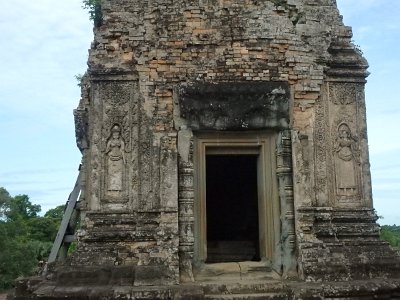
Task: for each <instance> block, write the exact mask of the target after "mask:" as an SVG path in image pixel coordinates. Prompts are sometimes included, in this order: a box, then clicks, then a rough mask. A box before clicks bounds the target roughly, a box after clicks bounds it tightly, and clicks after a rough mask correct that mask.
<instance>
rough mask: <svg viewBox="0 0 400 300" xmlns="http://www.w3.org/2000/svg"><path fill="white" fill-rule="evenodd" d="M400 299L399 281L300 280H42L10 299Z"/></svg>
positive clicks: (23, 283) (23, 284) (23, 285)
mask: <svg viewBox="0 0 400 300" xmlns="http://www.w3.org/2000/svg"><path fill="white" fill-rule="evenodd" d="M339 298H340V299H343V300H345V299H348V300H350V299H354V300H356V299H357V300H359V299H363V300H367V299H397V300H399V299H400V278H399V279H391V280H389V279H387V280H383V279H371V280H363V281H352V282H324V283H306V282H299V281H282V280H263V281H254V280H252V281H248V280H241V281H216V282H196V283H193V284H182V285H173V286H142V287H134V286H128V285H103V286H100V285H76V286H60V285H56V284H55V283H54V282H49V281H46V280H44V279H43V278H29V279H22V280H20V281H18V283H17V287H16V290H15V293H14V295H9V296H8V299H9V300H27V299H30V300H39V299H40V300H59V299H66V300H97V299H98V300H113V299H124V300H130V299H138V300H139V299H143V300H144V299H160V300H161V299H174V300H178V299H191V300H197V299H198V300H201V299H209V300H211V299H232V300H234V299H287V300H300V299H302V300H315V299H339Z"/></svg>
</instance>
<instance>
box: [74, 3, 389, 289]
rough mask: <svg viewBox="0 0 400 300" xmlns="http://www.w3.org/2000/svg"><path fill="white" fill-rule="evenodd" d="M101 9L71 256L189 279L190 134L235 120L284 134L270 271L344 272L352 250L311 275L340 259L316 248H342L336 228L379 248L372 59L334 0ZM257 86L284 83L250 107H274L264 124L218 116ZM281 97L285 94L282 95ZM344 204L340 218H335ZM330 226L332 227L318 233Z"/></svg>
mask: <svg viewBox="0 0 400 300" xmlns="http://www.w3.org/2000/svg"><path fill="white" fill-rule="evenodd" d="M102 13H103V20H102V25H101V26H99V27H97V28H95V38H94V41H93V43H92V46H91V49H90V55H89V62H88V64H89V69H88V75H87V85H86V87H85V93H86V94H85V93H84V97H83V100H82V101H81V104H80V107H79V108H78V111H81V112H82V115H83V119H84V118H87V119H88V124H89V125H88V127H87V129H85V130H84V131H85V138H84V139H85V142H84V143H83V142H82V139H83V137H81V138H78V144H80V145H82V144H87V146H86V147H84V148H85V149H84V151H83V152H84V170H85V172H86V180H85V188H84V194H83V196H82V197H81V198H82V203H83V211H84V214H83V216H84V218H83V230H81V239H80V246H79V247H78V252H77V253H78V254H77V255H75V256H74V257H73V259H72V260H73V261H74V264H83V265H86V264H87V265H91V264H99V265H101V264H109V265H121V266H126V265H128V266H129V265H131V266H135V268H138V269H137V270H138V271H137V273H138V274H139V275H138V278H141V277H146V276H150V275H146V274H147V272H150V273H148V274H152V272H153V273H158V274H159V275H160V276H159V277H160V283H177V282H179V280H189V281H190V280H193V274H192V269H191V268H192V265H191V264H192V263H193V259H194V257H193V255H194V256H196V254H195V251H196V250H195V243H196V228H195V227H196V226H197V225H196V213H195V210H196V204H195V202H196V196H195V194H196V192H195V188H196V186H195V185H196V184H195V183H194V180H195V174H196V169H195V166H194V158H193V143H194V140H193V136H194V135H195V134H194V133H195V132H196V131H198V130H200V131H201V130H202V129H203V130H211V131H232V130H233V131H235V130H237V129H238V128H234V126H233V125H232V126H233V127H232V126H231V125H230V124H233V123H235V122H236V123H235V124H236V125H235V126H237V124H241V125H239V127H240V126H242V128H240V130H250V131H251V130H273V131H274V132H275V133H276V135H277V144H276V151H277V161H278V163H277V164H278V165H277V166H275V167H276V176H277V177H276V179H275V180H276V181H277V183H276V184H277V186H278V190H279V193H278V194H279V195H278V198H279V200H277V201H278V202H277V204H276V208H273V209H275V210H274V213H273V218H274V221H273V222H272V223H273V227H274V229H273V230H272V231H273V232H275V233H274V234H275V235H276V237H275V241H276V242H274V243H276V244H275V246H274V247H275V248H276V249H277V250H276V251H275V252H274V253H275V254H274V255H275V256H277V258H274V259H273V260H274V262H273V264H275V265H277V266H275V270H277V271H278V272H282V270H283V273H284V274H285V270H286V271H287V273H286V275H285V276H293V274H294V273H296V274H299V276H300V277H302V278H308V279H310V280H315V279H319V278H321V277H323V278H328V279H329V278H346V277H348V276H349V274H350V273H351V272H352V271H351V267H350V265H351V261H352V257H351V255H347V256H346V258H345V261H346V264H347V267H345V268H344V269H343V272H342V273H340V272H339V273H340V274H341V275H338V276H336V275H334V273H335V272H336V271H335V269H334V267H332V268H331V269H330V270H328V269H329V268H328V269H327V271H326V273H328V274H330V275H326V274H324V275H321V274H320V272H319V271H316V270H319V264H324V262H323V260H318V259H316V256H319V255H323V256H325V255H326V256H329V255H331V254H330V253H331V252H330V250H327V253H325V252H326V251H325V250H323V251H322V250H321V251H320V250H318V249H320V246H321V244H323V245H326V246H327V247H328V248H329V247H330V246H332V247H336V246H337V244H335V243H331V244H330V243H329V242H328V240H329V239H332V238H333V239H336V240H335V242H336V243H339V245H340V247H346V246H344V245H345V244H346V243H345V242H344V241H342V240H341V239H340V238H339V235H335V234H336V233H335V232H338V231H341V232H347V234H345V235H344V236H346V238H347V237H348V236H352V237H353V240H357V239H364V238H367V239H372V240H373V241H374V242H373V243H372V244H374V243H375V244H376V245H378V246H377V247H378V248H379V249H380V247H383V246H382V245H381V243H380V242H378V230H379V229H378V227H377V226H376V225H375V221H376V217H375V215H374V212H373V210H372V198H371V183H370V174H369V161H368V148H367V134H366V120H365V118H366V116H365V103H364V84H365V77H366V76H367V75H368V74H367V72H366V68H367V66H368V65H367V63H366V61H365V59H364V58H363V57H362V56H361V54H360V52H359V51H358V50H357V49H355V47H354V46H353V45H352V44H351V35H352V34H351V29H350V28H349V27H346V26H344V24H343V23H342V18H341V16H340V14H339V12H338V10H337V7H336V1H334V0H303V1H300V0H286V1H284V0H282V1H280V0H264V1H256V0H248V1H247V0H246V1H239V0H231V1H228V0H226V1H225V0H220V1H213V0H198V1H172V0H170V1H162V0H154V1H150V0H149V1H129V0H116V1H103V2H102ZM257 83H271V84H272V83H274V84H276V85H277V87H276V89H275V90H274V89H272V88H271V89H268V88H266V90H265V91H266V92H265V95H264V96H263V97H264V98H262V97H261V96H257V97H258V98H257V99H261V100H260V101H261V102H260V103H261V104H260V106H258V107H257V106H255V108H254V109H253V111H255V110H257V109H262V107H264V108H265V107H266V111H268V113H267V114H265V115H264V120H263V121H257V120H259V119H260V118H258V117H259V116H258V117H257V118H256V117H254V115H253V119H252V121H254V122H253V123H251V122H250V124H249V122H247V121H245V119H244V118H245V117H244V116H243V119H242V116H240V117H239V119H240V120H239V121H238V120H235V121H233V119H234V117H232V116H230V115H229V114H226V116H225V119H224V121H221V120H220V119H218V116H217V113H216V111H217V110H215V109H214V108H211V106H212V103H216V102H215V101H217V102H218V101H219V100H218V99H229V98H235V97H233V96H229V95H231V94H230V93H233V92H232V91H236V94H238V95H239V96H238V97H237V98H240V99H242V98H243V99H244V98H246V97H245V96H244V95H253V96H248V97H247V100H237V101H242V102H241V103H242V104H241V105H242V107H244V106H246V105H244V103H249V105H250V103H253V102H254V103H256V102H257V101H258V100H256V96H255V95H257V92H255V91H256V90H257V88H256V86H257V85H256V84H257ZM246 84H247V87H246ZM212 86H214V87H212ZM260 86H262V84H261V85H260ZM229 90H230V92H229ZM196 91H197V96H193V95H194V94H195V93H196ZM218 91H220V95H219V96H218V95H217V94H218ZM277 91H284V93H283V94H282V95H283V96H282V95H281V96H282V97H281V98H279V97H278V96H276V95H277V93H278V94H279V92H277ZM188 94H190V96H189V98H190V97H191V98H190V99H189V100H188V101H189V102H185V101H186V100H185V97H186V96H185V95H188ZM201 97H203V98H207V97H209V98H210V99H211V100H209V101H210V102H209V103H208V102H207V103H208V104H206V105H205V106H208V107H209V108H208V110H204V109H203V110H202V109H200V108H199V107H198V106H196V105H198V104H196V103H200V102H199V101H198V100H196V99H200V98H201ZM251 97H253V98H251ZM193 99H194V100H193ZM276 99H278V100H276ZM279 99H280V100H279ZM192 100H193V101H192ZM191 101H192V102H191ZM196 101H197V102H196ZM213 101H214V102H213ZM232 101H233V100H232ZM235 101H236V100H235ZM246 101H247V102H246ZM263 101H264V102H263ZM274 101H275V102H274ZM185 103H192V104H190V105H192V106H193V107H189V108H187V107H186V108H185V105H186V104H185ZM193 103H194V104H193ZM218 103H219V105H222V104H221V103H222V102H218ZM202 105H204V104H202ZM223 105H225V104H223ZM252 105H253V104H252ZM254 105H255V104H254ZM228 106H229V105H228ZM279 107H280V108H279ZM235 109H236V110H237V111H239V110H240V109H237V108H235ZM243 109H244V110H245V108H243ZM279 109H280V110H281V111H280V112H279ZM220 110H221V109H220ZM222 110H223V109H222ZM190 111H191V113H192V115H194V116H195V117H193V118H194V119H196V116H197V115H201V114H202V113H203V114H204V115H202V116H200V119H201V120H200V121H198V120H197V119H196V120H197V121H196V122H197V123H198V122H200V123H201V122H203V123H202V124H203V125H198V124H197V123H196V122H194V121H193V120H190V118H189V117H188V115H190ZM200 111H202V112H200ZM204 111H205V112H204ZM271 111H274V114H272V113H271V114H269V113H270V112H271ZM277 112H279V113H277ZM282 114H283V115H282ZM243 115H246V116H247V115H248V114H247V112H246V113H244V114H243ZM265 116H272V117H265ZM193 118H192V119H193ZM207 118H208V119H207ZM261 119H262V117H261ZM227 120H228V121H227ZM221 122H222V123H221ZM257 122H258V123H257ZM195 123H196V124H197V125H194V124H195ZM204 124H208V125H207V126H208V127H207V126H206V125H204ZM210 124H211V125H210ZM202 126H203V127H202ZM230 126H231V127H230ZM78 127H79V126H78ZM80 127H82V126H80ZM78 131H79V130H78ZM278 136H279V138H278ZM278 139H280V140H279V141H278ZM86 140H87V141H86ZM285 143H286V144H287V143H289V144H290V145H291V146H287V145H286V144H285ZM284 145H286V146H284ZM118 151H119V152H120V153H119V152H118ZM117 152H118V153H117ZM341 211H342V212H343V214H344V215H346V216H347V218H344V219H345V221H343V219H340V218H338V217H337V215H340V214H341ZM359 214H362V215H363V216H365V218H357V216H358V215H359ZM338 220H339V221H338ZM336 222H339V223H340V224H339V225H338V224H336ZM271 226H272V225H271ZM321 226H322V227H321ZM321 228H324V230H325V232H330V235H329V234H328V235H326V234H325V235H321V236H319V232H320V231H319V230H320V229H321ZM364 229H366V230H367V232H369V233H370V234H369V235H368V237H366V235H365V233H364ZM272 231H271V232H272ZM332 232H334V233H332ZM327 236H328V237H327ZM323 237H327V239H325V240H324V238H323ZM350 240H351V238H350ZM329 241H330V240H329ZM324 243H325V244H324ZM348 244H349V243H347V245H348ZM350 244H351V243H350ZM324 247H325V246H324ZM357 247H358V246H357ZM361 248H362V247H361ZM361 248H360V249H361ZM332 249H333V248H332ZM335 249H336V248H335ZM346 249H347V248H346ZM349 249H353V248H351V246H350V248H349ZM357 249H359V248H357ZM88 251H89V252H88ZM332 251H334V250H332ZM362 251H364V250H362ZM349 252H351V251H350V250H349ZM85 253H86V254H85ZM87 253H91V254H90V255H87ZM388 255H389V254H388ZM93 256H96V257H97V258H90V257H93ZM278 256H279V257H278ZM366 256H368V255H366ZM389 256H390V257H392V254H390V255H389ZM368 257H369V256H368ZM370 258H371V260H370V259H367V260H366V261H365V262H364V264H367V265H368V264H369V263H370V262H371V261H373V260H374V259H373V258H372V256H371V257H370ZM271 259H272V258H271ZM333 261H334V262H333V265H335V264H337V262H336V261H335V259H333ZM141 266H145V267H146V271H143V272H144V273H146V274H144V275H143V276H142V275H141V273H143V272H142V271H141V270H140V268H141ZM152 268H153V269H152ZM297 268H298V270H299V273H297V271H296V270H297ZM143 270H144V269H143ZM148 270H151V271H148ZM353 273H354V272H353ZM179 275H181V277H180V279H179ZM296 276H297V275H296ZM357 276H358V275H357ZM357 276H356V277H357ZM138 282H141V283H138V284H139V285H140V284H147V283H148V282H147V283H146V280H144V281H141V279H138Z"/></svg>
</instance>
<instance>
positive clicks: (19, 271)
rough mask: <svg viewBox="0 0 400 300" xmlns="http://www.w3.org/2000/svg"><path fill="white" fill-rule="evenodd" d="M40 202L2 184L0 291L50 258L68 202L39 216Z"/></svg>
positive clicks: (35, 269)
mask: <svg viewBox="0 0 400 300" xmlns="http://www.w3.org/2000/svg"><path fill="white" fill-rule="evenodd" d="M40 211H41V207H40V205H36V204H32V203H31V202H30V201H29V197H28V196H27V195H17V196H15V197H12V196H11V195H10V194H9V193H8V191H7V190H6V189H5V188H2V187H0V236H1V238H0V290H2V289H7V288H10V287H12V285H13V282H14V280H15V279H16V278H17V277H19V276H28V275H32V274H33V273H35V272H36V271H37V266H38V263H39V262H40V261H44V260H46V259H47V257H48V255H49V253H50V250H51V246H52V244H53V241H54V238H55V236H56V234H57V230H58V227H59V225H60V223H61V219H62V214H63V211H64V205H60V206H58V207H56V208H54V209H51V210H49V211H48V212H47V213H46V214H45V215H44V217H41V216H39V213H40Z"/></svg>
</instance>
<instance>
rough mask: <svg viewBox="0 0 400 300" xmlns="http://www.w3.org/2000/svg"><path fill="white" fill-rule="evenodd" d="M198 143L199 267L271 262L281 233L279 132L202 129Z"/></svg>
mask: <svg viewBox="0 0 400 300" xmlns="http://www.w3.org/2000/svg"><path fill="white" fill-rule="evenodd" d="M195 145H196V146H195V152H194V154H195V155H194V157H195V161H194V168H195V173H194V174H195V186H196V188H195V191H196V193H195V197H196V199H195V200H196V201H195V205H196V206H195V211H196V217H195V257H194V262H195V265H196V266H198V270H206V269H207V268H208V267H207V266H209V267H211V265H216V264H218V263H237V262H239V263H241V262H252V263H260V264H262V265H263V266H266V265H272V264H273V263H274V261H273V257H274V250H275V246H274V245H275V244H276V241H277V240H278V239H279V234H280V227H279V218H280V211H279V204H278V193H277V182H276V174H275V170H276V167H275V166H276V160H275V155H274V154H275V150H276V135H275V134H274V133H271V132H263V133H260V132H246V133H244V132H243V133H238V132H234V133H230V132H224V133H220V132H218V133H197V134H196V140H195ZM202 266H203V267H202Z"/></svg>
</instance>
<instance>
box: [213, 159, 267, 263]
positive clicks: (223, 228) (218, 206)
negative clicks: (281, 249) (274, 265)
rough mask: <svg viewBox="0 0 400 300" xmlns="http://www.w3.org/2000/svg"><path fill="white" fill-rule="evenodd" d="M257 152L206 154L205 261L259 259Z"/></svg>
mask: <svg viewBox="0 0 400 300" xmlns="http://www.w3.org/2000/svg"><path fill="white" fill-rule="evenodd" d="M257 160H258V155H245V154H243V155H238V154H214V155H213V154H208V155H206V223H207V261H206V262H207V263H216V262H239V261H259V260H260V251H259V248H260V247H259V230H258V228H259V224H258V221H259V218H258V191H257Z"/></svg>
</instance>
